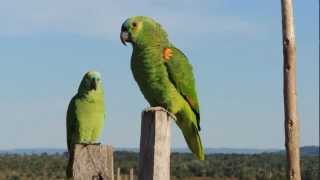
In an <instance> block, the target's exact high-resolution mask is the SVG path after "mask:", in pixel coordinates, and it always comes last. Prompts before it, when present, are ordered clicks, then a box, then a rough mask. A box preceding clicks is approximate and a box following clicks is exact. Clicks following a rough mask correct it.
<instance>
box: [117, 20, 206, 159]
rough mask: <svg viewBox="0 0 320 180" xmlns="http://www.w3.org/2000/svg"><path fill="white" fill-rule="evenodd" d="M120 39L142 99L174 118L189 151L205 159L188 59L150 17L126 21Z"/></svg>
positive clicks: (196, 99)
mask: <svg viewBox="0 0 320 180" xmlns="http://www.w3.org/2000/svg"><path fill="white" fill-rule="evenodd" d="M120 39H121V42H122V43H123V44H124V45H126V42H129V43H131V44H132V47H133V52H132V56H131V70H132V73H133V76H134V78H135V80H136V82H137V83H138V86H139V88H140V90H141V91H142V94H143V95H144V97H145V98H146V99H147V101H148V102H149V104H150V105H151V106H161V107H164V108H165V109H167V110H168V111H169V112H171V113H173V114H174V115H175V116H176V118H177V120H176V123H177V125H178V126H179V127H180V129H181V130H182V133H183V135H184V138H185V140H186V142H187V144H188V146H189V148H190V149H191V151H192V152H193V153H194V154H195V156H196V157H197V158H198V159H199V160H204V156H205V155H204V149H203V146H202V143H201V139H200V135H199V131H200V111H199V102H198V97H197V93H196V89H195V79H194V76H193V72H192V67H191V65H190V64H189V62H188V59H187V57H186V56H185V55H184V54H183V53H182V52H181V51H180V50H179V49H178V48H176V47H175V46H174V45H173V44H172V43H171V42H170V41H169V40H168V36H167V33H166V31H165V30H164V29H163V28H162V27H161V25H160V24H159V23H157V22H156V21H155V20H153V19H151V18H149V17H145V16H135V17H131V18H128V19H127V20H126V21H125V22H124V23H123V24H122V27H121V34H120Z"/></svg>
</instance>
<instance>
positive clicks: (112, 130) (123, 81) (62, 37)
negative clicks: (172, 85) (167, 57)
mask: <svg viewBox="0 0 320 180" xmlns="http://www.w3.org/2000/svg"><path fill="white" fill-rule="evenodd" d="M0 2H1V3H0V4H1V6H0V82H1V91H0V92H1V93H0V123H1V126H0V137H1V138H0V149H6V148H34V147H50V148H66V142H65V141H66V139H65V136H66V133H65V132H66V130H65V114H66V109H67V105H68V103H69V100H70V98H71V97H72V96H73V95H74V94H75V93H76V90H77V88H78V85H79V82H80V80H81V78H82V76H83V74H84V73H85V72H86V71H87V70H91V69H95V70H98V71H100V72H101V73H102V75H103V80H104V86H105V91H106V102H107V121H106V126H105V129H104V134H103V137H102V142H103V143H107V144H112V145H113V146H115V147H138V146H139V137H140V114H141V111H142V109H144V108H145V107H147V106H148V104H147V102H146V100H145V99H144V98H143V96H142V95H141V93H140V91H139V89H138V86H137V85H136V83H135V81H134V79H133V77H132V74H131V71H130V56H131V51H132V48H131V47H130V46H127V47H125V46H123V45H122V44H121V43H120V40H119V33H120V27H121V24H122V22H123V21H124V20H125V19H126V18H127V17H130V16H134V15H147V16H151V17H153V18H154V19H156V20H157V21H159V22H160V23H161V24H162V25H163V26H164V28H165V29H166V30H167V32H168V34H169V38H170V40H171V41H172V42H173V43H174V44H175V45H176V46H177V47H178V48H180V49H181V50H183V52H184V53H185V54H186V55H187V56H188V57H189V60H190V62H191V64H192V65H193V67H194V73H195V76H196V80H197V90H198V95H199V98H200V105H201V117H202V119H201V125H202V131H201V136H202V139H203V144H204V145H205V146H206V147H233V148H238V147H239V148H243V147H250V148H284V131H283V129H284V128H283V124H284V123H283V121H284V120H283V100H282V45H281V39H282V38H281V14H280V9H281V8H280V0H278V1H249V0H247V1H234V0H225V1H222V0H200V1H192V0H181V1H179V3H178V1H169V0H162V1H161V0H143V1H131V0H123V1H107V0H94V1H88V0H68V1H65V0H55V1H49V0H28V1H19V0H11V1H5V0H0ZM294 3H295V9H294V13H295V23H296V24H295V25H296V37H297V61H298V74H297V76H298V108H299V116H300V120H301V145H319V4H318V3H319V2H318V1H315V0H308V1H303V0H296V1H294ZM172 146H173V147H186V144H185V142H184V140H183V137H182V134H181V133H180V131H179V129H178V128H177V127H176V125H175V124H173V141H172Z"/></svg>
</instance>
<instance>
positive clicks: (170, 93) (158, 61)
mask: <svg viewBox="0 0 320 180" xmlns="http://www.w3.org/2000/svg"><path fill="white" fill-rule="evenodd" d="M131 69H132V73H133V76H134V78H135V80H136V81H137V83H138V85H139V88H140V90H141V91H142V94H143V95H144V97H145V98H146V99H147V101H148V102H149V103H150V105H151V106H162V107H164V108H167V109H168V108H169V110H170V107H171V105H172V104H173V101H174V100H175V97H177V96H179V95H178V92H177V90H176V89H175V87H174V86H173V84H172V83H171V81H170V79H169V75H168V72H167V69H166V67H165V65H164V62H163V60H162V51H161V50H160V49H159V48H155V49H152V48H149V49H148V48H145V49H144V50H142V51H139V50H134V51H133V54H132V57H131Z"/></svg>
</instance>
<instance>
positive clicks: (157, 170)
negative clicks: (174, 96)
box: [139, 107, 172, 180]
mask: <svg viewBox="0 0 320 180" xmlns="http://www.w3.org/2000/svg"><path fill="white" fill-rule="evenodd" d="M171 119H172V118H171V116H170V115H169V113H168V112H167V111H166V110H165V109H163V108H161V107H152V108H149V109H147V110H145V111H143V112H142V121H141V136H140V157H139V168H140V171H139V180H169V179H170V146H171Z"/></svg>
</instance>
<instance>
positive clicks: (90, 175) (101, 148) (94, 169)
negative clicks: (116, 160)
mask: <svg viewBox="0 0 320 180" xmlns="http://www.w3.org/2000/svg"><path fill="white" fill-rule="evenodd" d="M69 163H72V175H73V177H72V179H74V180H87V179H91V180H113V179H114V177H113V150H112V147H111V146H109V145H82V144H76V145H75V149H74V158H73V162H69Z"/></svg>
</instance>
